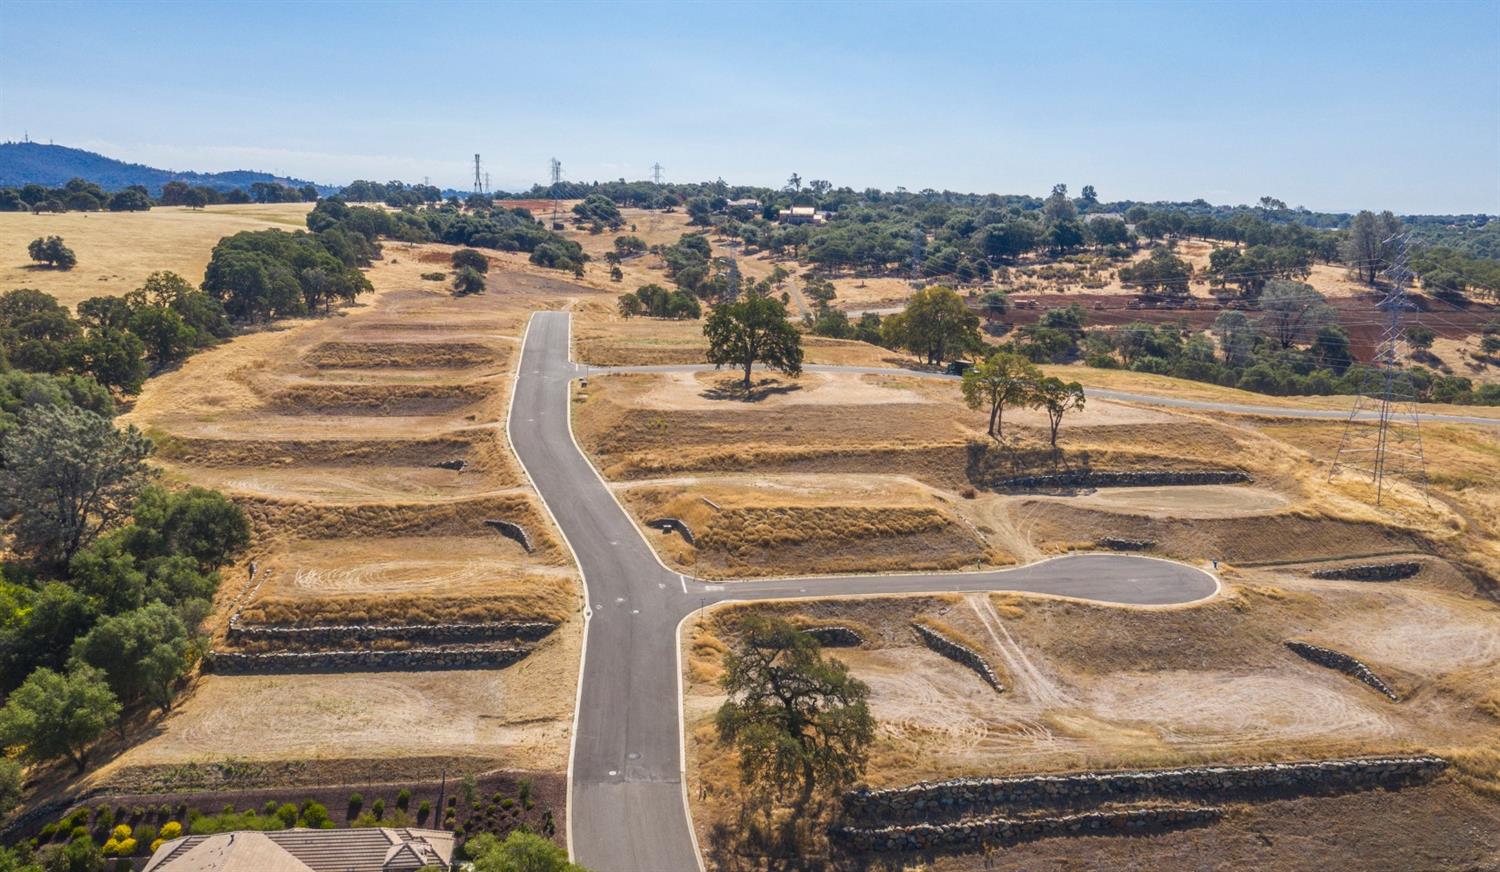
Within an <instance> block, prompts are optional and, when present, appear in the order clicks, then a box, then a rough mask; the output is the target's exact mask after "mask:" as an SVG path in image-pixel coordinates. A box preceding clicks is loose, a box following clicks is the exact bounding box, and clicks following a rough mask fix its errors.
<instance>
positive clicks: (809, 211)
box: [776, 206, 828, 224]
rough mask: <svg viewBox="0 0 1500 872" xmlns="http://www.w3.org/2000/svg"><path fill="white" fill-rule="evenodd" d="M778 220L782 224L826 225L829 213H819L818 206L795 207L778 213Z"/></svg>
mask: <svg viewBox="0 0 1500 872" xmlns="http://www.w3.org/2000/svg"><path fill="white" fill-rule="evenodd" d="M776 220H778V221H780V222H781V223H782V224H825V223H827V221H828V213H827V212H819V211H818V208H817V207H816V206H793V207H791V208H790V209H782V210H781V211H780V212H778V213H777V214H776Z"/></svg>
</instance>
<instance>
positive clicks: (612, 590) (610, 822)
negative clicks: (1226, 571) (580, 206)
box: [508, 312, 1218, 872]
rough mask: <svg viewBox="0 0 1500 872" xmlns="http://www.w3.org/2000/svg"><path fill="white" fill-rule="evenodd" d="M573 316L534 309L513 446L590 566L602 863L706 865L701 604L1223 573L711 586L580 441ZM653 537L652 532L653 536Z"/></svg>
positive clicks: (1052, 567) (582, 723)
mask: <svg viewBox="0 0 1500 872" xmlns="http://www.w3.org/2000/svg"><path fill="white" fill-rule="evenodd" d="M568 319H569V316H568V314H567V313H563V312H538V313H537V314H535V315H534V316H533V317H532V320H531V324H530V327H529V328H528V330H527V334H526V340H525V345H524V348H523V349H522V352H521V363H520V372H519V373H518V375H517V378H516V385H515V395H514V398H513V402H512V406H511V411H510V418H509V422H508V427H509V432H510V439H511V444H512V445H513V446H514V447H515V450H516V454H517V455H518V456H519V457H520V459H521V463H522V465H523V466H524V467H525V469H526V471H527V474H528V475H530V476H531V480H532V481H533V482H534V483H535V484H536V488H537V491H538V493H540V495H541V497H542V500H543V501H544V502H545V503H546V505H547V508H548V509H549V510H550V511H551V512H552V515H553V517H554V518H555V519H556V520H557V524H558V527H559V528H560V529H561V530H562V532H563V535H564V536H565V537H566V539H567V540H568V545H569V546H570V547H571V548H572V550H573V553H574V555H575V556H576V557H577V559H578V566H579V569H580V570H581V571H582V573H583V576H584V582H585V586H586V588H587V595H588V602H587V604H586V608H585V617H586V620H587V629H586V631H585V647H584V663H583V675H582V680H581V683H580V686H579V701H578V713H577V725H576V730H575V732H574V738H573V753H572V759H571V763H570V766H569V769H570V772H569V777H570V782H569V802H568V843H569V847H570V849H571V851H572V853H573V857H574V859H575V860H576V861H577V862H579V863H582V864H583V865H585V866H587V867H589V868H590V869H595V870H599V872H617V870H619V872H625V870H629V872H635V870H639V872H678V870H681V872H689V870H694V869H698V868H700V866H699V862H698V856H697V850H696V846H695V843H694V839H693V836H692V832H691V829H690V828H689V825H688V818H687V804H686V797H685V796H684V793H683V789H682V756H681V739H680V736H681V724H680V722H679V712H680V706H679V689H678V662H677V627H678V625H679V623H680V622H681V621H682V619H683V618H685V617H687V616H688V615H689V614H691V613H692V612H693V611H694V610H696V609H698V608H699V607H700V606H702V605H704V604H711V603H716V602H722V601H725V600H738V599H771V598H785V597H812V596H828V595H859V594H892V593H919V592H940V591H968V590H1014V591H1028V592H1034V593H1050V594H1061V595H1066V596H1073V597H1079V598H1083V599H1091V600H1098V601H1102V602H1116V603H1136V604H1168V603H1184V602H1191V601H1194V600H1198V599H1202V598H1204V597H1207V596H1210V595H1212V594H1213V593H1214V592H1215V590H1217V584H1218V583H1217V582H1216V581H1215V579H1214V578H1213V577H1212V576H1210V575H1209V574H1207V573H1205V572H1203V571H1202V570H1198V569H1194V568H1193V567H1190V566H1186V565H1184V564H1180V563H1173V562H1171V561H1166V560H1156V559H1151V558H1145V557H1132V556H1128V555H1104V554H1096V555H1078V556H1072V557H1061V558H1056V559H1053V560H1047V561H1043V562H1041V563H1036V564H1032V565H1031V566H1026V567H1023V568H1019V569H1012V570H1005V571H997V572H980V573H953V574H941V573H940V574H932V575H879V576H849V577H819V578H803V579H787V580H767V581H745V582H725V583H722V584H707V583H704V582H700V581H697V580H695V579H692V578H685V577H683V576H682V575H679V574H678V573H675V572H672V571H670V570H668V569H667V568H666V567H664V566H663V565H662V564H661V563H660V562H659V561H658V560H657V558H656V554H655V552H654V551H653V550H652V549H651V546H650V545H648V544H647V542H646V540H645V539H644V538H643V534H642V533H641V532H640V531H639V530H638V528H637V527H636V526H635V524H634V522H633V521H632V520H631V519H630V517H629V516H627V515H626V514H625V511H624V510H623V509H622V508H621V507H620V505H619V503H617V502H616V501H615V499H614V497H613V496H612V495H611V494H610V492H609V490H608V488H606V487H605V485H604V482H603V481H602V480H601V479H600V478H599V476H598V475H597V474H596V473H595V471H594V468H593V466H592V465H590V463H589V461H588V460H587V458H585V457H584V455H583V454H582V452H580V451H579V449H578V447H577V445H576V444H575V443H574V441H573V438H572V434H571V431H570V427H569V420H568V412H569V391H568V386H569V382H570V381H571V380H572V379H573V378H575V377H577V376H580V375H582V374H583V373H584V369H583V368H582V367H578V366H575V365H573V364H572V363H570V362H569V359H568V355H569V324H568ZM652 535H656V534H655V533H654V532H653V533H652Z"/></svg>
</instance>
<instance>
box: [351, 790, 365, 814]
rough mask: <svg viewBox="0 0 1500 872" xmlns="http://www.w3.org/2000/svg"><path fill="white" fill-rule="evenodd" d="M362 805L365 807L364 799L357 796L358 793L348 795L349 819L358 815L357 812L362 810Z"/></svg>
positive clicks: (359, 795) (361, 796) (360, 795)
mask: <svg viewBox="0 0 1500 872" xmlns="http://www.w3.org/2000/svg"><path fill="white" fill-rule="evenodd" d="M364 805H365V798H364V796H363V795H362V794H358V793H351V794H349V815H350V817H353V816H354V815H357V814H359V810H360V809H361V808H364Z"/></svg>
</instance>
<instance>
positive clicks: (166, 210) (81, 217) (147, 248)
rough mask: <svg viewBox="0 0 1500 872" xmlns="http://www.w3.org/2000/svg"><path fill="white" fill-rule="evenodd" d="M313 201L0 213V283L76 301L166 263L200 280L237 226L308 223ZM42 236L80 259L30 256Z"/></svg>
mask: <svg viewBox="0 0 1500 872" xmlns="http://www.w3.org/2000/svg"><path fill="white" fill-rule="evenodd" d="M311 209H312V204H310V203H274V204H267V205H260V204H246V205H237V206H231V205H225V206H209V207H207V208H204V209H200V210H192V209H189V208H187V207H185V206H162V207H158V208H155V209H152V210H151V211H149V212H62V213H56V214H54V213H43V214H40V215H32V214H30V213H26V212H0V289H5V290H10V289H11V288H35V289H37V290H39V291H44V292H46V293H49V294H51V295H52V296H54V297H56V298H57V299H58V301H59V302H61V303H62V304H63V305H65V306H75V305H77V304H78V303H79V302H80V301H82V300H86V299H88V298H89V297H98V296H117V295H119V294H123V293H125V292H127V291H133V290H135V289H136V288H138V287H140V286H141V282H142V281H143V280H144V279H145V278H146V276H148V275H150V274H151V273H153V272H155V271H157V270H170V271H172V272H175V273H177V274H178V275H180V276H182V277H183V278H185V279H187V280H188V281H190V282H192V283H193V284H195V285H196V284H197V283H198V282H201V281H203V270H204V268H205V267H206V266H208V258H209V254H210V253H211V252H212V251H213V247H214V245H215V244H217V243H218V241H219V240H220V239H221V238H223V237H225V236H230V235H232V234H235V233H239V232H240V231H242V230H267V229H270V228H279V229H282V230H305V229H307V224H306V217H307V213H308V212H309V211H310V210H311ZM39 236H61V237H62V238H63V241H64V242H65V243H67V245H68V247H69V248H71V249H73V253H74V254H76V255H78V265H77V266H76V267H74V268H73V269H71V270H67V271H60V270H54V269H48V268H46V267H42V266H39V265H36V264H33V262H32V261H31V260H30V258H28V257H27V254H26V246H27V244H28V243H30V242H31V240H33V239H36V238H37V237H39Z"/></svg>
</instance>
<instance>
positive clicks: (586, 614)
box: [505, 312, 594, 859]
mask: <svg viewBox="0 0 1500 872" xmlns="http://www.w3.org/2000/svg"><path fill="white" fill-rule="evenodd" d="M538 314H539V313H538V312H532V313H531V317H530V318H527V319H526V330H525V331H524V332H523V333H522V334H521V354H520V356H519V357H517V359H516V375H515V378H513V379H511V383H510V402H508V403H506V406H505V441H506V442H507V443H509V444H508V446H507V447H509V448H510V453H511V454H512V455H513V456H514V457H515V458H516V463H517V465H519V466H520V467H521V474H523V475H525V476H526V481H527V482H528V483H529V484H530V485H531V490H532V491H533V492H534V493H535V494H536V498H537V502H539V503H541V504H542V508H543V509H544V510H545V511H546V512H547V517H548V518H550V519H551V520H552V526H553V527H555V528H556V529H557V532H558V535H560V536H562V540H563V544H564V545H566V546H568V553H569V554H572V555H573V565H574V566H576V567H577V568H578V581H579V583H580V584H582V585H583V642H582V644H581V645H580V647H579V650H578V683H577V687H576V688H575V689H574V691H573V727H572V733H573V735H572V737H571V738H570V740H569V742H568V774H567V776H566V777H567V779H568V790H567V794H566V797H567V799H566V808H565V809H564V812H563V813H564V814H566V815H567V818H568V825H567V843H568V856H569V857H571V858H574V859H576V858H577V854H575V853H573V758H574V757H576V756H577V751H578V712H579V710H580V709H581V708H582V706H583V671H584V669H583V668H584V663H585V661H586V660H587V659H588V654H589V619H590V618H592V617H593V614H594V613H593V609H591V608H589V600H590V597H589V582H588V579H587V578H586V577H584V574H583V561H581V560H579V559H578V552H577V551H575V550H573V543H572V542H569V541H568V532H567V531H566V530H564V529H563V526H562V524H559V523H558V522H557V516H556V515H554V514H552V507H551V506H549V505H547V500H546V499H545V498H543V497H542V491H541V489H540V488H538V487H537V486H536V481H535V480H534V479H532V477H531V470H529V469H527V468H526V461H524V460H522V459H521V452H519V451H517V450H516V443H515V440H514V439H512V438H511V435H510V419H511V414H512V412H514V410H515V405H516V389H517V388H518V387H519V386H520V384H521V358H524V357H525V356H526V340H527V339H528V338H529V337H530V336H531V325H532V323H533V322H535V321H536V316H537V315H538ZM572 334H573V319H572V318H569V319H568V340H569V343H570V345H569V348H570V351H571V342H572ZM569 405H572V400H571V398H570V399H569ZM572 430H573V422H572V413H571V410H569V420H568V431H569V435H571V434H572Z"/></svg>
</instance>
